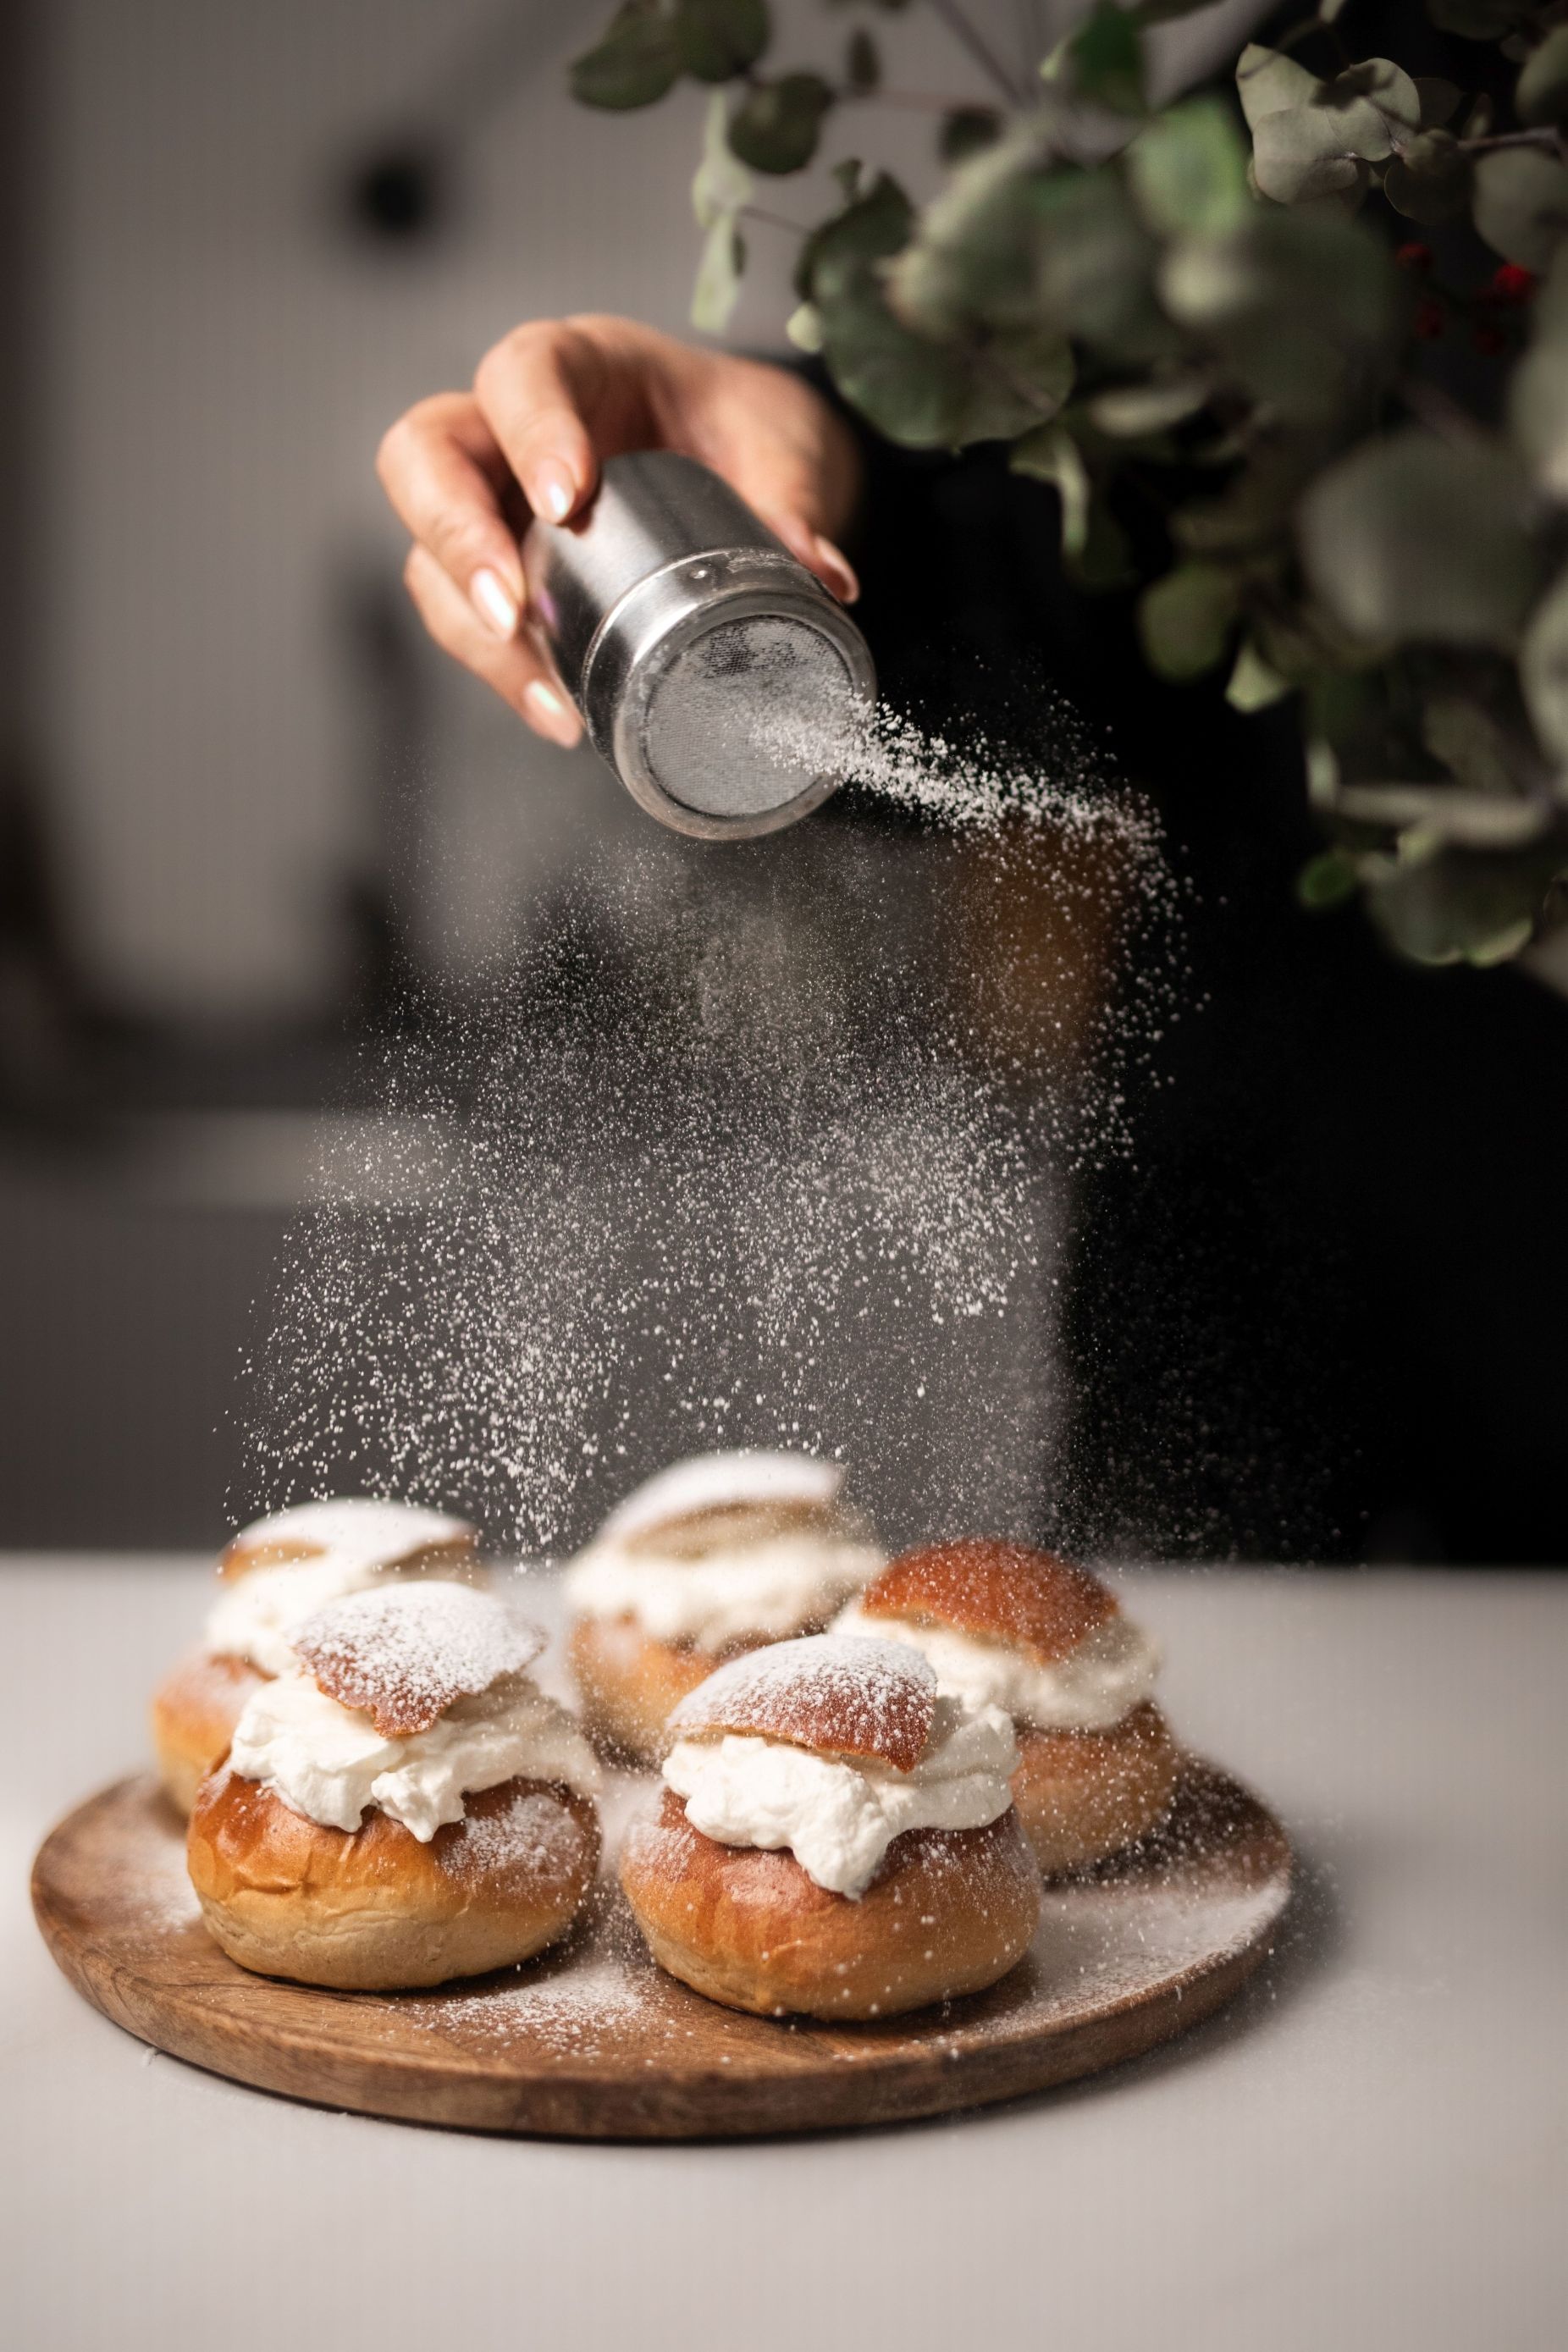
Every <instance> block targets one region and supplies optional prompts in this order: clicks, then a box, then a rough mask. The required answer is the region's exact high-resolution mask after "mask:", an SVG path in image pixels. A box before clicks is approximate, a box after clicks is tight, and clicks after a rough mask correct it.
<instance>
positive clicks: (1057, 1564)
mask: <svg viewBox="0 0 1568 2352" xmlns="http://www.w3.org/2000/svg"><path fill="white" fill-rule="evenodd" d="M859 1610H860V1613H861V1615H862V1616H866V1617H902V1618H907V1619H910V1620H911V1621H913V1622H916V1623H921V1622H923V1623H926V1624H933V1625H951V1626H952V1627H953V1628H954V1629H955V1630H956V1631H957V1632H959V1633H980V1634H984V1635H986V1636H988V1637H989V1638H990V1639H991V1640H993V1641H998V1642H1010V1643H1013V1644H1014V1645H1015V1646H1016V1648H1018V1649H1020V1650H1023V1651H1025V1652H1026V1654H1028V1655H1029V1656H1030V1657H1031V1658H1033V1659H1034V1660H1035V1662H1036V1664H1037V1665H1042V1666H1048V1665H1052V1664H1055V1663H1056V1662H1057V1661H1058V1659H1061V1658H1065V1657H1067V1656H1068V1654H1069V1653H1070V1652H1071V1651H1073V1650H1076V1649H1077V1648H1078V1646H1079V1643H1080V1642H1082V1641H1084V1640H1086V1639H1087V1637H1088V1636H1089V1634H1090V1633H1093V1632H1094V1630H1095V1628H1096V1626H1098V1625H1103V1624H1104V1623H1105V1622H1106V1620H1107V1618H1110V1617H1114V1616H1115V1615H1116V1614H1117V1613H1118V1612H1117V1602H1116V1596H1115V1594H1114V1593H1112V1592H1110V1591H1108V1590H1107V1588H1106V1587H1105V1586H1104V1585H1103V1584H1101V1582H1100V1579H1099V1578H1098V1577H1096V1576H1090V1574H1089V1570H1087V1569H1083V1568H1073V1567H1071V1566H1070V1565H1069V1564H1068V1561H1066V1560H1065V1559H1057V1558H1056V1556H1055V1554H1054V1553H1052V1552H1048V1551H1037V1550H1036V1549H1035V1548H1034V1546H1033V1545H1031V1544H1022V1543H1007V1542H1004V1541H1003V1540H1001V1539H1000V1538H996V1537H992V1536H963V1537H959V1538H956V1539H955V1540H953V1541H952V1542H950V1543H936V1544H923V1545H921V1547H920V1548H919V1549H917V1550H915V1551H906V1552H902V1553H900V1556H899V1558H898V1559H895V1560H890V1561H889V1564H888V1566H887V1567H886V1568H885V1569H884V1570H882V1573H881V1575H880V1576H879V1577H877V1578H875V1579H874V1580H872V1582H871V1583H870V1584H868V1586H867V1587H866V1590H865V1591H864V1592H862V1594H861V1595H860V1600H859Z"/></svg>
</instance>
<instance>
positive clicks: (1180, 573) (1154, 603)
mask: <svg viewBox="0 0 1568 2352" xmlns="http://www.w3.org/2000/svg"><path fill="white" fill-rule="evenodd" d="M1236 614H1237V586H1236V580H1235V577H1234V575H1233V574H1232V573H1231V572H1222V571H1220V570H1219V568H1218V567H1217V566H1216V565H1215V564H1212V563H1183V564H1180V565H1178V566H1177V568H1176V570H1175V571H1174V572H1166V574H1165V576H1164V578H1163V580H1156V581H1155V582H1154V583H1153V584H1152V587H1149V588H1146V589H1145V590H1144V591H1143V593H1142V596H1141V597H1140V598H1139V600H1138V635H1139V640H1140V642H1141V644H1142V647H1143V651H1144V654H1145V656H1147V658H1148V662H1149V666H1150V667H1151V668H1152V669H1154V670H1157V671H1158V672H1159V675H1160V676H1161V677H1168V678H1174V679H1178V680H1180V679H1184V678H1191V677H1200V676H1201V675H1202V673H1203V672H1204V671H1205V670H1206V669H1212V668H1213V667H1214V666H1215V663H1216V662H1217V661H1218V660H1219V658H1220V656H1221V655H1222V654H1223V653H1224V652H1225V648H1226V640H1227V639H1228V637H1229V635H1230V631H1231V625H1232V624H1233V622H1234V621H1235V619H1236Z"/></svg>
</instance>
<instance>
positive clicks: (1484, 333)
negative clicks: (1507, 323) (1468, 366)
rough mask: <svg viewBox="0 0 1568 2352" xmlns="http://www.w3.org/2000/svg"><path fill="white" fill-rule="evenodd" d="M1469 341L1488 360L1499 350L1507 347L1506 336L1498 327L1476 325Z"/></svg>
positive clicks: (1504, 350) (1505, 349)
mask: <svg viewBox="0 0 1568 2352" xmlns="http://www.w3.org/2000/svg"><path fill="white" fill-rule="evenodd" d="M1470 341H1471V342H1472V343H1474V345H1475V347H1476V349H1477V351H1478V352H1480V353H1481V354H1482V355H1483V357H1484V358H1486V359H1489V360H1492V359H1496V357H1497V355H1498V353H1499V352H1506V351H1507V349H1508V337H1507V336H1506V335H1505V334H1504V333H1503V331H1502V329H1501V328H1500V327H1478V328H1477V329H1476V331H1475V333H1474V334H1473V335H1472V336H1471V337H1470Z"/></svg>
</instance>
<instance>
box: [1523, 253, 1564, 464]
mask: <svg viewBox="0 0 1568 2352" xmlns="http://www.w3.org/2000/svg"><path fill="white" fill-rule="evenodd" d="M1509 421H1510V425H1511V426H1512V430H1513V437H1514V440H1515V442H1516V443H1517V444H1518V446H1519V447H1520V448H1521V450H1522V451H1523V453H1524V456H1525V457H1526V459H1527V460H1528V462H1529V464H1530V467H1531V472H1532V473H1533V475H1534V477H1535V479H1536V481H1537V482H1538V483H1539V484H1540V485H1541V488H1542V489H1543V490H1545V491H1546V492H1548V494H1549V495H1550V496H1551V497H1552V498H1554V499H1560V500H1562V501H1563V502H1564V503H1568V249H1565V250H1564V251H1563V252H1562V253H1560V254H1559V255H1558V257H1557V259H1556V260H1555V261H1554V262H1553V264H1552V269H1551V272H1550V274H1549V276H1548V277H1547V279H1546V282H1545V284H1544V285H1543V286H1542V289H1541V294H1540V297H1539V299H1537V301H1536V304H1535V316H1534V320H1533V331H1532V333H1531V343H1530V349H1529V350H1528V351H1527V352H1526V353H1525V354H1524V357H1523V358H1522V359H1521V362H1520V363H1519V365H1518V367H1517V368H1516V369H1515V370H1514V374H1513V381H1512V383H1510V386H1509Z"/></svg>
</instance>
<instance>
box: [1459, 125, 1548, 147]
mask: <svg viewBox="0 0 1568 2352" xmlns="http://www.w3.org/2000/svg"><path fill="white" fill-rule="evenodd" d="M1454 144H1455V145H1456V147H1458V151H1459V152H1460V154H1461V155H1487V154H1490V153H1493V152H1495V151H1496V150H1497V149H1498V148H1500V147H1540V148H1542V149H1544V150H1545V152H1546V153H1547V154H1549V155H1563V154H1568V147H1564V145H1563V133H1562V131H1560V130H1558V128H1557V127H1556V125H1555V124H1554V123H1545V124H1542V127H1541V128H1540V129H1539V130H1536V131H1497V132H1495V133H1494V134H1493V136H1492V137H1491V138H1489V139H1457V140H1456V141H1455V142H1454Z"/></svg>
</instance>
